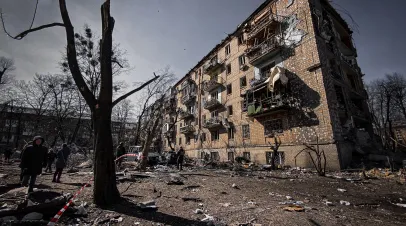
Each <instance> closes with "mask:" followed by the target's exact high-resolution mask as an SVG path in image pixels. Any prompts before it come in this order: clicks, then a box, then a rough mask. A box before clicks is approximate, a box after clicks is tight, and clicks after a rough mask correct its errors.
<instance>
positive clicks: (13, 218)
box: [0, 216, 17, 221]
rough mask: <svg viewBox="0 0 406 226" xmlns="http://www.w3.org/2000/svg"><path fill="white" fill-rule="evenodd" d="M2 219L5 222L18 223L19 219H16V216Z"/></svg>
mask: <svg viewBox="0 0 406 226" xmlns="http://www.w3.org/2000/svg"><path fill="white" fill-rule="evenodd" d="M0 219H1V220H3V221H17V217H15V216H5V217H2V218H0Z"/></svg>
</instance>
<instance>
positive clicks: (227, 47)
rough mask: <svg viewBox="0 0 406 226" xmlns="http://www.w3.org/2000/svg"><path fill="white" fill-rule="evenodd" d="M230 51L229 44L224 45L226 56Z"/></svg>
mask: <svg viewBox="0 0 406 226" xmlns="http://www.w3.org/2000/svg"><path fill="white" fill-rule="evenodd" d="M230 53H231V47H230V44H228V45H226V56H227V55H229V54H230Z"/></svg>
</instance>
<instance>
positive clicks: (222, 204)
mask: <svg viewBox="0 0 406 226" xmlns="http://www.w3.org/2000/svg"><path fill="white" fill-rule="evenodd" d="M219 204H220V205H221V206H223V207H229V206H231V203H229V202H226V203H219Z"/></svg>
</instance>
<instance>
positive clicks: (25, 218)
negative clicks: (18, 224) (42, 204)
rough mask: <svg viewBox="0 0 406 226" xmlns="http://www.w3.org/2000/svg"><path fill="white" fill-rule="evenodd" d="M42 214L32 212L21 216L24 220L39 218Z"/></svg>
mask: <svg viewBox="0 0 406 226" xmlns="http://www.w3.org/2000/svg"><path fill="white" fill-rule="evenodd" d="M43 216H44V215H43V214H42V213H36V212H32V213H29V214H27V215H25V216H24V217H23V219H22V220H23V221H24V220H41V219H42V217H43Z"/></svg>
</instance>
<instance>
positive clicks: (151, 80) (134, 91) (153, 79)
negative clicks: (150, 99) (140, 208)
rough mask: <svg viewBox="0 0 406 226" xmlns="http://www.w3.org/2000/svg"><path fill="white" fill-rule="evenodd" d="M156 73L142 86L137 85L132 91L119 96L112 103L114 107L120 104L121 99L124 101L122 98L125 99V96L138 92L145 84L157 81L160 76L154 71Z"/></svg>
mask: <svg viewBox="0 0 406 226" xmlns="http://www.w3.org/2000/svg"><path fill="white" fill-rule="evenodd" d="M154 75H155V77H154V78H152V79H150V80H149V81H147V82H145V83H144V84H142V85H141V86H139V87H137V88H136V89H133V90H131V91H130V92H128V93H126V94H124V95H122V96H121V97H119V98H117V99H116V100H115V101H113V104H112V105H113V107H114V105H116V104H118V103H119V102H120V101H122V100H124V99H125V98H127V97H129V96H131V95H132V94H134V93H136V92H138V91H140V90H142V89H143V88H144V87H145V86H147V85H149V84H151V83H152V82H153V81H155V80H156V79H158V78H159V76H157V75H156V74H155V73H154Z"/></svg>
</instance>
